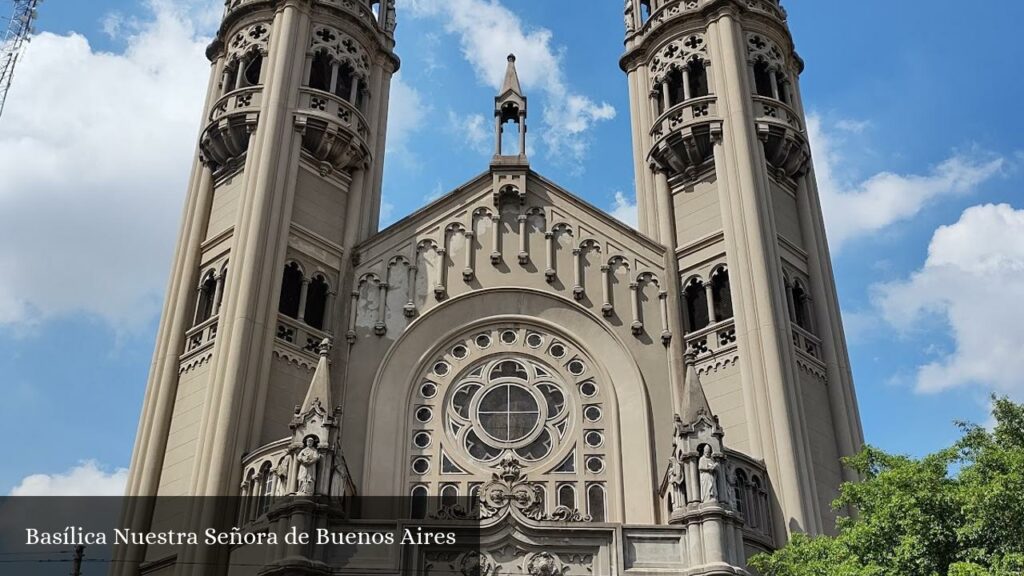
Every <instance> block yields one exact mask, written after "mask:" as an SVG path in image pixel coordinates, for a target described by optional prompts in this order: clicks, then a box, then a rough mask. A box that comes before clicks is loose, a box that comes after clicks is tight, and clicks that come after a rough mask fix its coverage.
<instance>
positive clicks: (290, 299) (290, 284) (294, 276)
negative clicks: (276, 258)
mask: <svg viewBox="0 0 1024 576" xmlns="http://www.w3.org/2000/svg"><path fill="white" fill-rule="evenodd" d="M301 294H302V270H300V269H299V265H298V264H296V263H295V262H292V263H290V264H288V265H287V266H285V267H284V276H283V278H282V279H281V301H280V303H279V304H278V307H277V309H278V311H279V312H280V313H281V314H284V315H285V316H290V317H292V318H298V317H299V299H300V297H301Z"/></svg>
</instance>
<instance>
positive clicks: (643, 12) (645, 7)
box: [640, 0, 652, 24]
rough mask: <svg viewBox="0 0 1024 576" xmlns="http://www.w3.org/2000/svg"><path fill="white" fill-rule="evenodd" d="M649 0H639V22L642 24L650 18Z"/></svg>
mask: <svg viewBox="0 0 1024 576" xmlns="http://www.w3.org/2000/svg"><path fill="white" fill-rule="evenodd" d="M651 12H652V9H651V0H640V23H641V24H644V23H646V22H647V21H648V20H650V19H651Z"/></svg>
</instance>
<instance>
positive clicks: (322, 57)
mask: <svg viewBox="0 0 1024 576" xmlns="http://www.w3.org/2000/svg"><path fill="white" fill-rule="evenodd" d="M309 87H310V88H312V89H314V90H323V91H325V92H329V91H330V90H331V57H330V56H328V55H327V53H326V52H323V51H320V52H317V53H316V54H314V55H313V63H312V65H311V66H310V68H309Z"/></svg>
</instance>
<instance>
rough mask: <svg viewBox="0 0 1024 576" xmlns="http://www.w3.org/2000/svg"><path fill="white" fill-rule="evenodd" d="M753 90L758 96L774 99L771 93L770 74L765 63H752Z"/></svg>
mask: <svg viewBox="0 0 1024 576" xmlns="http://www.w3.org/2000/svg"><path fill="white" fill-rule="evenodd" d="M754 90H755V91H756V92H757V95H758V96H765V97H767V98H774V97H775V95H774V94H773V93H772V72H771V70H770V69H769V68H768V64H767V63H766V62H756V63H754Z"/></svg>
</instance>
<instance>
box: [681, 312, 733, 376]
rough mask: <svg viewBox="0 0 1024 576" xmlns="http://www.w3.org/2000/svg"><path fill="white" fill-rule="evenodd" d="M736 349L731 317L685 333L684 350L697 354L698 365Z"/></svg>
mask: <svg viewBox="0 0 1024 576" xmlns="http://www.w3.org/2000/svg"><path fill="white" fill-rule="evenodd" d="M735 349H736V322H735V320H733V319H732V318H729V319H728V320H722V321H721V322H716V323H714V324H712V325H710V326H707V327H706V328H701V329H700V330H697V331H695V332H690V333H689V334H687V335H686V351H687V352H693V353H694V354H696V355H697V363H698V365H699V364H701V363H702V361H704V360H706V359H709V358H714V357H716V356H718V355H720V354H723V353H725V352H731V351H733V350H735Z"/></svg>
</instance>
